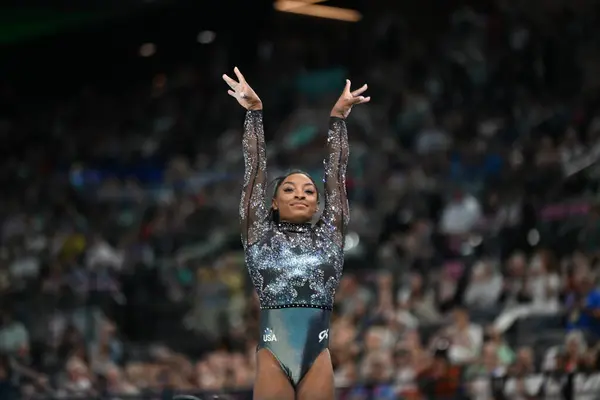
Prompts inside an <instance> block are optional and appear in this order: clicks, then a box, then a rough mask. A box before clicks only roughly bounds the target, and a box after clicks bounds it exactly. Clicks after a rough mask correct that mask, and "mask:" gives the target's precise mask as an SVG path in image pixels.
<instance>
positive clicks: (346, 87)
mask: <svg viewBox="0 0 600 400" xmlns="http://www.w3.org/2000/svg"><path fill="white" fill-rule="evenodd" d="M350 85H352V83H351V82H350V79H346V86H345V87H344V93H350Z"/></svg>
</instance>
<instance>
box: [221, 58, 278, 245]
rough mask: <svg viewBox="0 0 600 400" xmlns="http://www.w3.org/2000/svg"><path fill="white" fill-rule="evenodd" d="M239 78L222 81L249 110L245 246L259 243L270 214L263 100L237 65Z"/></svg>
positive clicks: (242, 218) (242, 219) (245, 147)
mask: <svg viewBox="0 0 600 400" xmlns="http://www.w3.org/2000/svg"><path fill="white" fill-rule="evenodd" d="M234 72H235V75H236V76H237V79H238V80H237V81H235V80H234V79H231V78H230V77H229V76H227V75H223V80H225V82H226V83H227V85H229V87H230V88H231V90H229V91H228V92H227V93H228V94H229V95H230V96H231V97H233V98H235V99H236V100H237V101H238V103H240V105H241V106H242V107H244V108H245V109H246V110H247V112H246V120H245V122H244V137H243V139H242V148H243V151H244V185H243V188H242V199H241V201H240V222H241V228H242V244H243V245H244V248H247V247H248V246H250V245H252V244H254V243H256V242H257V241H258V240H259V239H260V234H261V232H262V231H263V228H264V227H265V224H266V220H267V217H268V210H267V205H266V203H265V201H266V189H267V151H266V147H265V133H264V129H263V120H262V102H261V101H260V98H259V97H258V95H257V94H256V93H255V92H254V90H252V88H251V87H250V85H248V83H247V82H246V79H245V78H244V76H243V75H242V73H241V72H240V70H239V69H238V68H237V67H235V68H234Z"/></svg>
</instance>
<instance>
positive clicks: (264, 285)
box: [240, 111, 349, 387]
mask: <svg viewBox="0 0 600 400" xmlns="http://www.w3.org/2000/svg"><path fill="white" fill-rule="evenodd" d="M243 148H244V160H245V174H244V187H243V192H242V200H241V204H240V219H241V225H242V243H243V245H244V250H245V254H246V265H247V267H248V271H249V272H250V276H251V278H252V282H253V284H254V287H255V289H256V292H257V293H258V297H259V299H260V307H261V312H260V325H261V331H262V335H261V336H260V338H259V344H258V349H266V350H268V351H270V352H271V354H272V355H273V356H274V357H275V358H276V359H277V360H278V361H279V364H280V366H281V368H282V370H283V371H284V373H285V374H286V375H287V377H288V379H289V380H290V383H291V384H292V386H293V387H297V386H298V384H299V382H300V381H301V380H302V378H303V377H304V376H305V375H306V373H307V372H308V370H309V369H310V368H311V366H312V365H313V363H314V361H315V360H316V359H317V358H318V357H319V355H320V354H321V353H322V352H323V351H324V350H325V349H327V347H328V345H329V322H330V318H331V311H330V310H331V308H332V307H333V300H334V295H335V290H336V289H337V286H338V283H339V281H340V278H341V276H342V266H343V263H344V249H343V247H344V233H345V230H346V226H347V224H348V219H349V218H348V200H347V196H346V186H345V173H346V165H347V162H348V135H347V132H346V124H345V122H344V121H343V120H342V119H338V118H331V120H330V127H329V133H328V137H327V152H328V155H327V157H326V160H325V208H324V210H323V216H322V218H321V219H320V220H319V222H318V223H317V224H315V225H314V226H313V225H311V224H291V223H286V222H280V223H275V222H273V221H272V220H270V219H269V209H268V207H267V198H266V186H267V161H266V148H265V139H264V131H263V124H262V113H261V112H260V111H249V112H248V113H247V114H246V121H245V124H244V139H243Z"/></svg>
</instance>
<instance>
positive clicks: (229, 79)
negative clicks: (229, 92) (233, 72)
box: [223, 74, 238, 90]
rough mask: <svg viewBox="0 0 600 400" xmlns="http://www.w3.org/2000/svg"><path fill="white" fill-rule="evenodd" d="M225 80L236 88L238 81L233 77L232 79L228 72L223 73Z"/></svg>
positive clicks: (231, 86)
mask: <svg viewBox="0 0 600 400" xmlns="http://www.w3.org/2000/svg"><path fill="white" fill-rule="evenodd" d="M223 80H224V81H225V83H227V84H228V85H229V87H230V88H232V89H234V90H235V87H236V86H237V85H238V83H237V82H236V81H234V80H233V79H231V78H230V77H229V76H227V75H226V74H223Z"/></svg>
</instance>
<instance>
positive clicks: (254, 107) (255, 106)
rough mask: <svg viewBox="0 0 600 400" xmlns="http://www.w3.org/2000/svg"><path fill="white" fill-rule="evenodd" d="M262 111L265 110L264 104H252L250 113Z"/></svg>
mask: <svg viewBox="0 0 600 400" xmlns="http://www.w3.org/2000/svg"><path fill="white" fill-rule="evenodd" d="M262 109H263V105H262V102H260V103H256V104H252V105H251V106H249V107H248V111H262Z"/></svg>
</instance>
